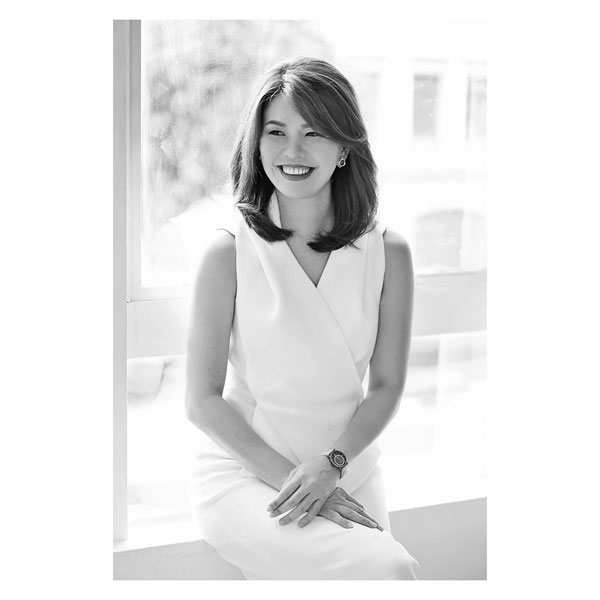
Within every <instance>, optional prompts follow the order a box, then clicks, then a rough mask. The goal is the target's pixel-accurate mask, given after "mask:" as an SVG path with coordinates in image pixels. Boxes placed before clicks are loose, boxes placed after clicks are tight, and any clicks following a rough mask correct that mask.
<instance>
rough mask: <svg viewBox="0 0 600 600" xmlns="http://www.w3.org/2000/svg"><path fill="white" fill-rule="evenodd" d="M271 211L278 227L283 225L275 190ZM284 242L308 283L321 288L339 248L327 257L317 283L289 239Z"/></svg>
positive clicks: (272, 218)
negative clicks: (289, 242) (305, 268)
mask: <svg viewBox="0 0 600 600" xmlns="http://www.w3.org/2000/svg"><path fill="white" fill-rule="evenodd" d="M269 211H270V213H271V220H272V221H273V222H274V223H275V225H277V226H278V227H282V225H281V213H280V211H279V200H278V199H277V194H276V193H275V192H273V195H272V196H271V200H270V202H269ZM284 244H285V247H286V252H287V253H288V254H289V256H290V257H291V259H292V260H293V262H294V263H296V267H297V268H298V269H299V271H300V273H301V274H302V275H303V276H304V278H305V279H306V281H307V283H309V284H310V285H311V286H312V287H313V288H314V289H315V290H320V286H321V283H322V282H323V277H324V276H325V274H326V273H327V271H328V270H329V266H330V264H331V260H332V258H333V255H334V253H335V252H337V250H331V251H330V252H329V256H328V257H327V261H326V262H325V266H324V267H323V270H322V271H321V274H320V275H319V279H318V280H317V283H315V282H314V281H313V280H312V279H311V278H310V276H309V274H308V273H307V272H306V271H305V270H304V267H303V266H302V264H301V263H300V261H299V260H298V259H297V258H296V255H295V254H294V252H293V251H292V249H291V247H290V245H289V244H288V242H287V240H284Z"/></svg>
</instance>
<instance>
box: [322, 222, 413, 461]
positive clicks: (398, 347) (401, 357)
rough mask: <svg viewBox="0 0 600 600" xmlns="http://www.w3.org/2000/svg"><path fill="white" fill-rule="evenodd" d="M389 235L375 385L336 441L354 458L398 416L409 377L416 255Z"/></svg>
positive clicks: (372, 364)
mask: <svg viewBox="0 0 600 600" xmlns="http://www.w3.org/2000/svg"><path fill="white" fill-rule="evenodd" d="M383 239H384V247H385V276H384V282H383V291H382V293H381V301H380V304H379V328H378V331H377V341H376V343H375V350H374V352H373V357H372V358H371V362H370V365H369V389H368V393H367V396H366V397H365V399H364V401H363V402H362V403H361V405H360V406H359V408H358V410H357V411H356V413H355V414H354V417H353V418H352V421H351V422H350V424H349V425H348V427H347V428H346V429H345V431H344V433H343V434H342V435H341V436H340V437H339V438H338V439H337V440H336V441H335V442H334V444H333V446H332V447H333V448H336V449H337V450H341V451H342V452H343V453H344V454H345V455H346V457H347V459H348V462H351V461H352V459H353V458H356V456H358V455H359V454H360V453H361V452H362V451H363V450H365V449H366V448H367V446H369V444H371V442H373V441H374V440H375V439H376V438H377V437H378V436H379V434H380V433H381V432H382V431H383V430H384V429H385V428H386V426H387V425H388V423H389V422H390V421H391V420H392V418H393V417H394V415H395V414H396V411H397V410H398V407H399V406H400V397H401V395H402V392H403V390H404V383H405V381H406V367H407V364H408V354H409V350H410V337H411V323H412V309H413V293H414V280H413V268H412V259H411V254H410V248H409V246H408V244H407V243H406V241H405V240H404V238H403V237H402V236H401V235H399V234H398V233H396V232H394V231H390V230H389V229H388V230H387V231H386V232H385V234H384V238H383Z"/></svg>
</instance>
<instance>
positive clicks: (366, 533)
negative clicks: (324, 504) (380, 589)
mask: <svg viewBox="0 0 600 600" xmlns="http://www.w3.org/2000/svg"><path fill="white" fill-rule="evenodd" d="M340 483H341V487H343V479H342V480H341V482H340ZM276 495H277V491H276V490H275V489H273V488H272V487H270V486H268V485H267V484H265V483H264V482H263V481H261V480H260V479H259V478H257V477H255V476H253V475H251V474H250V473H248V471H247V470H245V469H244V470H242V467H241V465H240V464H239V463H238V462H237V461H236V460H234V459H231V458H222V457H219V456H212V455H205V456H201V457H199V458H198V459H197V463H196V468H195V471H194V476H193V478H192V484H191V487H190V500H191V509H192V516H193V518H194V521H195V523H196V525H197V526H198V527H199V528H200V530H201V532H202V535H203V537H204V539H205V540H206V541H207V542H208V543H209V544H210V545H211V546H213V547H214V548H215V549H216V550H217V552H218V553H219V554H220V555H221V556H222V557H223V558H224V559H225V560H226V561H228V562H229V563H231V564H233V565H235V566H237V567H238V568H239V569H240V570H241V571H242V573H243V575H244V576H245V577H246V579H268V580H276V579H280V580H281V579H282V580H286V579H287V580H317V579H339V580H343V579H416V575H415V568H416V567H418V566H419V565H418V562H417V561H416V560H415V559H414V558H413V557H412V556H411V555H410V554H409V553H408V552H407V551H406V549H405V548H404V546H402V545H401V544H400V543H399V542H397V541H396V540H395V539H394V538H393V537H392V535H391V533H390V522H389V517H388V512H387V508H386V505H385V490H384V487H383V481H382V476H381V471H380V468H379V467H376V468H375V469H374V470H373V472H372V473H371V475H369V477H368V479H367V480H366V481H365V482H364V483H363V484H362V485H361V486H360V487H359V488H358V489H356V490H354V492H353V493H352V494H351V495H352V497H354V498H355V499H356V500H358V501H359V502H360V503H361V504H362V505H363V506H364V507H365V510H366V512H367V514H369V515H370V516H372V517H373V518H374V519H375V520H376V521H377V522H378V523H379V524H380V525H381V526H382V527H383V532H382V531H379V530H378V529H372V528H369V527H366V526H364V525H361V524H359V523H354V527H353V528H352V529H346V528H343V527H341V526H340V525H338V524H337V523H334V522H332V521H330V520H328V519H326V518H324V517H321V516H317V517H315V518H314V519H313V521H311V523H309V524H308V525H306V526H305V527H303V528H300V527H298V526H297V523H298V521H299V520H300V519H296V520H295V521H293V522H291V523H288V524H287V525H284V526H282V525H279V523H278V521H279V519H281V518H282V515H279V517H276V518H271V517H270V516H269V513H268V512H267V505H268V504H269V503H270V502H271V501H272V500H273V499H274V498H275V496H276Z"/></svg>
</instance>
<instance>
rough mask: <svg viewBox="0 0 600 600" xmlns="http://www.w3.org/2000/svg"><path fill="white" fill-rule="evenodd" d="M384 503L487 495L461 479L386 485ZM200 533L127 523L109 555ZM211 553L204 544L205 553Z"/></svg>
mask: <svg viewBox="0 0 600 600" xmlns="http://www.w3.org/2000/svg"><path fill="white" fill-rule="evenodd" d="M386 494H387V502H388V507H389V511H390V513H395V512H402V511H405V510H411V509H415V508H426V507H430V506H439V505H443V504H452V503H455V502H462V501H467V500H474V499H478V498H485V497H486V496H487V491H486V480H485V477H481V478H479V479H473V478H470V479H465V480H464V481H456V480H455V481H447V482H445V483H444V484H443V485H440V482H435V483H433V482H432V483H430V484H427V483H426V482H423V483H421V484H420V485H418V486H409V488H403V489H400V488H395V487H393V486H386ZM202 541H203V539H202V534H201V533H200V532H199V531H198V529H197V528H196V526H195V525H194V523H193V521H192V519H191V517H190V515H188V514H180V515H169V516H164V517H156V518H148V519H142V520H140V521H138V522H135V523H133V524H130V526H129V532H128V539H127V540H122V541H116V542H114V544H113V552H114V553H118V552H127V551H130V550H144V549H149V548H158V547H164V546H173V545H176V544H186V543H192V542H196V543H197V542H202ZM209 552H212V548H211V547H210V546H209V545H208V544H207V545H206V553H209Z"/></svg>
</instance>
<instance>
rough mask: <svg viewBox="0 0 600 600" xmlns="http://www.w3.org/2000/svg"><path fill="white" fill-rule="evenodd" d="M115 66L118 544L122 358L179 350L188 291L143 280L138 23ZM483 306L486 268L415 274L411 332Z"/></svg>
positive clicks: (482, 323)
mask: <svg viewBox="0 0 600 600" xmlns="http://www.w3.org/2000/svg"><path fill="white" fill-rule="evenodd" d="M113 63H114V85H113V127H114V154H113V160H114V166H113V168H114V171H113V177H114V298H113V301H114V305H113V310H114V313H113V314H114V319H113V326H114V399H113V402H114V404H113V417H114V433H113V436H114V437H113V446H114V447H113V476H114V483H113V486H114V487H113V492H114V503H113V526H114V540H115V541H120V540H125V539H127V360H128V359H130V358H143V357H153V356H168V355H176V354H185V351H186V331H187V319H188V315H189V297H188V296H189V295H188V292H189V290H188V288H186V287H185V286H181V287H176V288H171V287H169V288H166V287H162V288H143V287H142V285H141V243H142V209H143V197H142V172H141V21H140V20H122V21H114V22H113ZM442 77H443V75H442ZM440 306H443V307H444V310H439V307H440ZM486 307H487V271H485V270H484V271H475V272H460V273H444V274H427V275H425V274H424V275H419V274H417V275H416V277H415V302H414V316H413V329H412V336H413V337H419V336H425V335H441V334H447V333H459V332H460V333H466V332H472V331H484V330H486V329H487V326H486Z"/></svg>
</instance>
